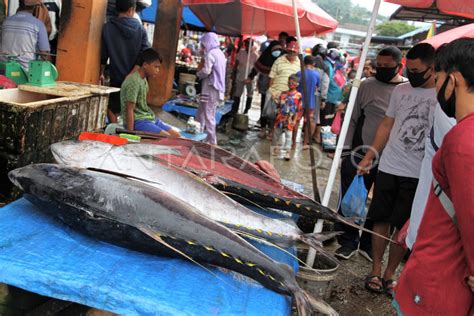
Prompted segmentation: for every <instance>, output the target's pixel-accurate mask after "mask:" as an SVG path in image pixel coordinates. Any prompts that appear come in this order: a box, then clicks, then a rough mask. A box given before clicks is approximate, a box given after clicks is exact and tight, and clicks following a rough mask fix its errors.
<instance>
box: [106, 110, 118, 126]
mask: <svg viewBox="0 0 474 316" xmlns="http://www.w3.org/2000/svg"><path fill="white" fill-rule="evenodd" d="M107 117H108V118H109V123H117V115H115V113H114V112H112V111H111V110H110V109H107Z"/></svg>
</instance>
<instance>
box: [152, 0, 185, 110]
mask: <svg viewBox="0 0 474 316" xmlns="http://www.w3.org/2000/svg"><path fill="white" fill-rule="evenodd" d="M182 11H183V6H182V4H181V1H180V0H160V2H159V4H158V9H157V11H156V21H157V23H156V24H155V34H154V36H153V48H154V49H155V50H156V51H158V52H159V53H160V55H161V57H162V58H163V62H162V63H161V70H160V73H159V74H158V76H157V77H156V78H155V79H153V80H150V82H149V85H150V98H149V99H148V100H149V102H150V105H154V106H161V105H163V104H164V103H165V102H166V101H168V99H169V98H170V97H171V90H172V88H173V80H174V68H175V67H174V66H175V61H176V50H177V47H178V37H179V29H180V25H181V14H182Z"/></svg>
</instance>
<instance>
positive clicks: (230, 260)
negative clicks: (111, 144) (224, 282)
mask: <svg viewBox="0 0 474 316" xmlns="http://www.w3.org/2000/svg"><path fill="white" fill-rule="evenodd" d="M9 177H10V180H11V181H12V182H13V183H14V184H15V185H17V186H18V187H19V188H21V189H23V191H24V192H25V196H26V198H27V199H29V200H30V201H31V202H32V203H34V204H36V205H37V206H38V207H39V208H40V209H41V210H43V211H44V212H46V213H47V214H49V215H50V216H53V217H55V218H57V219H59V220H60V221H62V222H64V223H65V224H67V225H69V226H70V227H72V228H73V229H77V230H79V231H81V232H83V233H86V234H88V235H90V236H93V237H96V238H99V239H101V240H104V241H107V242H111V243H114V244H117V245H120V246H125V247H128V248H131V249H134V250H139V251H145V252H148V253H152V254H161V253H162V252H163V246H164V247H166V248H168V249H169V250H171V251H173V252H174V253H178V254H180V255H182V256H184V257H185V258H188V259H190V260H192V261H194V262H202V263H209V264H213V265H217V266H221V267H224V268H227V269H230V270H234V271H237V272H240V273H242V274H244V275H246V276H248V277H250V278H253V279H255V280H256V281H258V282H260V283H261V284H262V285H264V286H265V287H267V288H269V289H271V290H273V291H276V292H278V293H281V294H285V295H290V296H292V297H293V298H294V299H295V302H296V305H297V308H298V311H299V313H300V315H310V314H311V313H313V312H314V311H319V312H322V313H324V314H328V315H337V313H336V312H335V311H334V310H333V309H332V308H331V307H330V306H329V305H328V304H326V303H325V302H324V301H322V300H320V299H316V298H313V297H311V296H310V295H308V294H307V293H306V292H305V291H304V290H302V289H301V288H300V287H299V286H298V284H297V282H296V280H295V275H294V273H293V271H292V270H291V268H290V267H289V266H287V265H286V264H281V263H278V262H276V261H274V260H273V259H271V258H270V257H268V256H267V255H265V254H264V253H262V252H261V251H260V250H258V249H257V248H255V247H254V246H252V245H251V244H249V243H248V242H247V241H245V240H244V239H242V238H241V237H239V236H238V235H237V234H235V233H234V232H232V231H231V230H229V229H228V228H226V227H225V226H223V225H221V224H219V223H217V222H215V221H213V220H210V219H209V218H207V217H206V216H203V215H202V214H200V213H199V212H197V211H196V210H195V209H194V208H193V207H191V206H190V205H188V204H186V203H184V202H182V201H181V200H179V199H177V198H175V197H174V196H172V195H170V194H168V193H166V192H164V191H162V190H159V189H157V188H153V187H151V186H149V185H147V184H144V183H141V182H138V181H132V180H129V179H126V178H123V177H119V176H115V175H110V174H104V173H102V172H96V171H91V170H86V169H77V168H71V167H66V166H61V165H54V164H36V165H29V166H26V167H23V168H20V169H16V170H13V171H11V172H10V173H9Z"/></svg>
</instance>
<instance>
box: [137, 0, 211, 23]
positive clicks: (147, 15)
mask: <svg viewBox="0 0 474 316" xmlns="http://www.w3.org/2000/svg"><path fill="white" fill-rule="evenodd" d="M157 7H158V1H156V0H153V1H152V4H151V6H149V7H148V8H146V9H145V10H143V11H142V12H141V13H140V17H141V19H142V21H144V22H148V23H155V21H156V9H157ZM181 22H182V23H186V24H189V25H192V26H197V27H200V28H201V27H202V28H203V27H204V24H202V22H201V20H199V18H198V17H197V16H196V15H195V14H194V13H193V12H192V11H191V10H190V9H189V8H188V7H184V8H183V15H182V21H181Z"/></svg>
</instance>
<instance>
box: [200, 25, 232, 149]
mask: <svg viewBox="0 0 474 316" xmlns="http://www.w3.org/2000/svg"><path fill="white" fill-rule="evenodd" d="M201 45H202V47H203V49H204V56H203V59H202V61H201V64H200V65H199V67H198V72H197V76H198V77H199V78H200V79H202V89H201V100H200V105H199V109H198V112H197V120H198V121H199V123H201V126H202V127H203V129H204V130H205V131H206V133H207V139H206V141H207V142H208V143H210V144H213V145H216V144H217V140H216V108H217V105H218V104H219V102H220V101H222V100H224V92H225V68H226V59H225V56H224V53H223V52H222V51H221V50H220V48H219V46H220V44H219V39H218V37H217V35H216V34H215V33H212V32H210V33H206V34H204V35H203V37H201Z"/></svg>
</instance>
